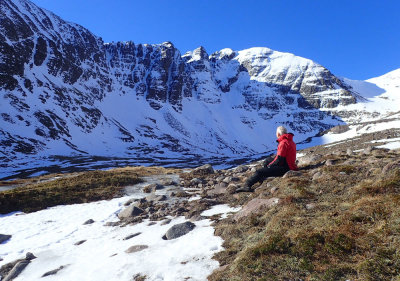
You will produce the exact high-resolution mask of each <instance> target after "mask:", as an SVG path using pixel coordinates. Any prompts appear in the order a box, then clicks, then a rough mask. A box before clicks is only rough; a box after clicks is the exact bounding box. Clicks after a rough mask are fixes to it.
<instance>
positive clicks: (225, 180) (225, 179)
mask: <svg viewBox="0 0 400 281" xmlns="http://www.w3.org/2000/svg"><path fill="white" fill-rule="evenodd" d="M222 181H223V182H224V183H227V184H229V183H230V182H231V181H232V177H225V178H224V179H223V180H222Z"/></svg>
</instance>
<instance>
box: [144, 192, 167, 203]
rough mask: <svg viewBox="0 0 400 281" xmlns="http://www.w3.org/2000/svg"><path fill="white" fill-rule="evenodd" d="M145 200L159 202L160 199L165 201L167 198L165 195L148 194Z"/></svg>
mask: <svg viewBox="0 0 400 281" xmlns="http://www.w3.org/2000/svg"><path fill="white" fill-rule="evenodd" d="M146 200H147V201H148V202H153V201H154V202H160V201H165V200H167V196H166V195H155V194H150V195H149V196H147V197H146Z"/></svg>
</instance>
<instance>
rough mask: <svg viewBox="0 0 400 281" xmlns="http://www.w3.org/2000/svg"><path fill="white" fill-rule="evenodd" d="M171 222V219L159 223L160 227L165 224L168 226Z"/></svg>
mask: <svg viewBox="0 0 400 281" xmlns="http://www.w3.org/2000/svg"><path fill="white" fill-rule="evenodd" d="M171 221H172V220H171V219H166V220H163V221H162V222H161V224H160V225H167V224H169V223H170V222H171Z"/></svg>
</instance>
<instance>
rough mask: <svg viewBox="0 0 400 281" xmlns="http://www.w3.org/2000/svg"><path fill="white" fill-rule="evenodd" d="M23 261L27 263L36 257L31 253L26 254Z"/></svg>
mask: <svg viewBox="0 0 400 281" xmlns="http://www.w3.org/2000/svg"><path fill="white" fill-rule="evenodd" d="M25 259H26V260H28V261H31V260H34V259H36V256H35V255H34V254H32V253H31V252H27V253H26V256H25Z"/></svg>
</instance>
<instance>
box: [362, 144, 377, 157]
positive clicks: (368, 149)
mask: <svg viewBox="0 0 400 281" xmlns="http://www.w3.org/2000/svg"><path fill="white" fill-rule="evenodd" d="M372 150H374V148H373V147H372V146H368V147H367V148H366V149H364V151H363V153H364V154H365V155H369V154H371V152H372Z"/></svg>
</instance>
